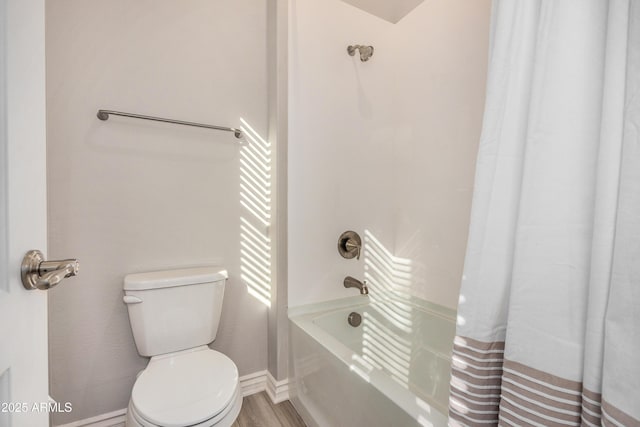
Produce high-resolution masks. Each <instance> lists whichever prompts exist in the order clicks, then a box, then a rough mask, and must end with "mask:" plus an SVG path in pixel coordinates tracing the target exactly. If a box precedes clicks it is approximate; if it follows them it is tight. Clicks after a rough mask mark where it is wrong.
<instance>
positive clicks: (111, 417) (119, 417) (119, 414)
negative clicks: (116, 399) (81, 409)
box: [56, 409, 127, 427]
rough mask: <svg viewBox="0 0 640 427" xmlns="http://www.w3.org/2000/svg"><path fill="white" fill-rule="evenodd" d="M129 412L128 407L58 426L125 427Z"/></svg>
mask: <svg viewBox="0 0 640 427" xmlns="http://www.w3.org/2000/svg"><path fill="white" fill-rule="evenodd" d="M126 414H127V410H126V409H119V410H117V411H113V412H109V413H106V414H102V415H97V416H95V417H91V418H85V419H84V420H79V421H74V422H72V423H69V424H62V425H59V426H56V427H124V420H125V417H126Z"/></svg>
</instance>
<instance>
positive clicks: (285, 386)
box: [267, 372, 289, 403]
mask: <svg viewBox="0 0 640 427" xmlns="http://www.w3.org/2000/svg"><path fill="white" fill-rule="evenodd" d="M267 394H268V395H269V397H270V398H271V401H272V402H273V403H280V402H284V401H285V400H289V379H288V378H286V379H284V380H280V381H276V379H275V378H273V376H272V375H271V372H267Z"/></svg>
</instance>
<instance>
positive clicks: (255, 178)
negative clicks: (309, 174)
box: [240, 119, 271, 307]
mask: <svg viewBox="0 0 640 427" xmlns="http://www.w3.org/2000/svg"><path fill="white" fill-rule="evenodd" d="M240 123H241V126H240V128H241V129H242V132H243V134H244V136H245V143H244V144H243V145H242V146H241V147H240V205H241V216H240V277H241V278H242V280H243V281H244V282H245V283H246V285H247V290H248V292H249V294H250V295H252V296H254V297H255V298H257V299H258V300H259V301H260V302H262V303H263V304H265V305H266V306H268V307H270V306H271V239H270V237H269V226H270V225H271V144H270V143H269V142H267V141H266V140H265V139H264V138H262V137H261V136H260V135H259V134H258V133H257V132H256V131H255V130H254V129H253V128H252V127H251V126H250V125H249V124H248V123H247V122H246V121H245V120H244V119H240Z"/></svg>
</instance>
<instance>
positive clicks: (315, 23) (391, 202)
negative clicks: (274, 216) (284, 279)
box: [288, 0, 490, 307]
mask: <svg viewBox="0 0 640 427" xmlns="http://www.w3.org/2000/svg"><path fill="white" fill-rule="evenodd" d="M290 4H291V16H290V47H291V49H290V65H289V76H290V94H289V96H290V110H289V111H290V116H289V123H290V126H289V152H288V155H289V163H288V164H289V199H288V201H289V304H290V305H291V306H295V305H300V304H306V303H312V302H317V301H322V300H329V299H334V298H340V297H344V296H347V295H352V294H353V292H354V291H353V290H345V289H344V288H343V287H342V279H343V278H344V276H345V275H347V274H350V275H353V276H355V277H359V278H363V277H365V278H368V279H369V280H370V282H371V287H370V289H371V292H384V291H385V289H387V288H391V287H393V288H396V289H398V288H399V289H401V290H403V291H406V292H410V293H412V294H414V295H418V296H420V297H422V298H425V299H428V300H431V301H434V302H437V303H440V304H444V305H446V306H449V307H455V306H456V304H457V298H458V292H459V286H460V279H461V275H462V265H463V260H464V252H465V246H466V239H467V229H468V222H469V211H470V206H471V192H472V187H473V176H474V169H475V157H476V153H477V144H478V140H479V137H480V129H481V122H482V111H483V106H484V91H485V78H486V65H487V56H488V52H487V50H488V40H489V17H490V1H489V0H481V1H476V0H426V1H425V2H423V3H422V4H421V5H419V6H418V7H417V8H416V9H414V10H413V11H412V12H411V13H409V14H408V15H407V16H405V17H404V18H403V19H402V20H400V21H399V22H398V23H397V24H391V23H389V22H387V21H384V20H382V19H379V18H377V17H375V16H373V15H370V14H367V13H365V12H363V11H361V10H359V9H356V8H354V7H352V6H349V5H347V4H345V3H343V2H338V1H323V0H290ZM350 44H365V45H373V46H374V47H375V53H374V56H373V58H372V59H371V60H370V61H369V62H366V63H362V62H360V61H359V59H355V58H352V57H349V56H348V55H347V54H346V47H347V45H350ZM347 229H353V230H356V231H358V232H359V233H360V234H361V236H362V237H363V238H364V239H365V252H364V257H363V259H361V261H360V262H356V261H355V260H345V259H343V258H341V257H340V256H339V255H338V253H337V250H336V241H337V238H338V236H339V234H340V233H341V232H342V231H344V230H347Z"/></svg>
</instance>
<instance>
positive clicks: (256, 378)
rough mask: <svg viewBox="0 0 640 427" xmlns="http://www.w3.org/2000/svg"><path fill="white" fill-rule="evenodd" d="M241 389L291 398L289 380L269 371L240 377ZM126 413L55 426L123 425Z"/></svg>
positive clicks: (246, 393)
mask: <svg viewBox="0 0 640 427" xmlns="http://www.w3.org/2000/svg"><path fill="white" fill-rule="evenodd" d="M240 389H241V390H242V395H243V396H250V395H252V394H255V393H260V392H262V391H266V392H267V394H268V395H269V398H270V399H271V401H272V402H273V403H280V402H284V401H285V400H288V399H289V380H288V379H285V380H280V381H276V379H275V378H273V376H272V375H271V374H270V373H269V371H258V372H254V373H252V374H248V375H244V376H242V377H240ZM126 414H127V410H126V409H120V410H118V411H113V412H109V413H107V414H102V415H97V416H95V417H91V418H85V419H84V420H79V421H74V422H72V423H69V424H63V425H58V426H55V427H123V426H124V420H125V417H126Z"/></svg>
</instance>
